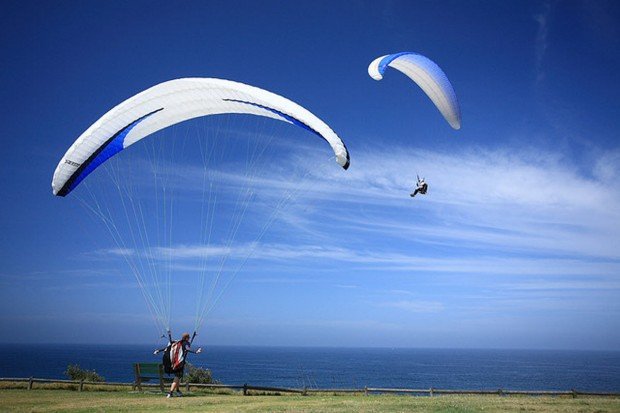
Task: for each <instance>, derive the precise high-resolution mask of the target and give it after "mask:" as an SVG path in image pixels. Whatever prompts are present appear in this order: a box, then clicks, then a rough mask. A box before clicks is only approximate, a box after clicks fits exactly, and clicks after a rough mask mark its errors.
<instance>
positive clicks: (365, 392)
mask: <svg viewBox="0 0 620 413" xmlns="http://www.w3.org/2000/svg"><path fill="white" fill-rule="evenodd" d="M364 396H368V386H364Z"/></svg>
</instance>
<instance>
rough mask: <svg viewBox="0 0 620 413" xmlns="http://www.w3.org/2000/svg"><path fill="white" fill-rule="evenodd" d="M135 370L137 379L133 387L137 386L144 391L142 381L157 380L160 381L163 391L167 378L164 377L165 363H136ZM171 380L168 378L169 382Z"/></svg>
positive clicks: (160, 387)
mask: <svg viewBox="0 0 620 413" xmlns="http://www.w3.org/2000/svg"><path fill="white" fill-rule="evenodd" d="M133 371H134V374H135V376H136V379H135V381H134V383H133V389H134V390H135V389H136V387H137V388H138V390H140V391H142V383H145V382H148V381H151V380H157V381H159V389H160V390H161V391H162V392H163V391H164V385H165V381H166V379H165V378H164V365H163V364H161V363H134V365H133ZM170 381H171V380H170V379H168V382H170Z"/></svg>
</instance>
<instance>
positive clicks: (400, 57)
mask: <svg viewBox="0 0 620 413" xmlns="http://www.w3.org/2000/svg"><path fill="white" fill-rule="evenodd" d="M388 67H392V68H394V69H396V70H398V71H400V72H402V73H403V74H405V75H406V76H407V77H409V78H410V79H411V80H413V81H414V82H415V83H416V84H417V85H418V86H420V88H421V89H422V90H423V91H424V93H426V95H427V96H428V97H429V98H430V99H431V100H432V101H433V103H434V104H435V106H436V107H437V109H439V112H441V114H442V115H443V117H444V119H445V120H446V122H448V124H450V126H451V127H452V128H453V129H457V130H458V129H460V128H461V108H460V107H459V102H458V100H457V98H456V93H455V92H454V88H453V87H452V84H451V83H450V81H449V80H448V77H447V76H446V74H445V73H444V72H443V70H441V68H440V67H439V66H437V64H436V63H435V62H433V61H432V60H430V59H429V58H427V57H425V56H422V55H420V54H417V53H413V52H401V53H394V54H389V55H385V56H381V57H378V58H376V59H375V60H373V61H372V63H370V65H369V66H368V74H369V75H370V77H372V78H373V79H375V80H381V79H383V75H384V74H385V71H386V69H387V68H388ZM427 190H428V184H427V183H426V182H424V178H422V179H420V177H419V176H418V182H417V183H416V189H415V190H414V191H413V192H412V193H411V194H410V196H411V197H415V196H416V195H417V194H423V195H424V194H426V191H427Z"/></svg>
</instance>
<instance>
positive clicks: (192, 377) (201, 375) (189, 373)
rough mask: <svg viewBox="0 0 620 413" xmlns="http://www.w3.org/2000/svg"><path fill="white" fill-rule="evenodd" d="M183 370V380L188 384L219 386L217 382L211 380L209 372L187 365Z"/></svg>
mask: <svg viewBox="0 0 620 413" xmlns="http://www.w3.org/2000/svg"><path fill="white" fill-rule="evenodd" d="M186 367H187V368H186V369H185V379H186V380H187V382H188V383H201V384H219V381H217V380H213V376H212V375H211V370H209V369H205V368H202V367H195V366H192V365H191V364H189V363H187V366H186Z"/></svg>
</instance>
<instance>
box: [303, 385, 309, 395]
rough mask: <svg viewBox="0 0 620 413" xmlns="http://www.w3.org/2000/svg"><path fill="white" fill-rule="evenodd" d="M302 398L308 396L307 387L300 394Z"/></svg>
mask: <svg viewBox="0 0 620 413" xmlns="http://www.w3.org/2000/svg"><path fill="white" fill-rule="evenodd" d="M301 395H302V396H307V395H308V386H304V391H303V393H301Z"/></svg>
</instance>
